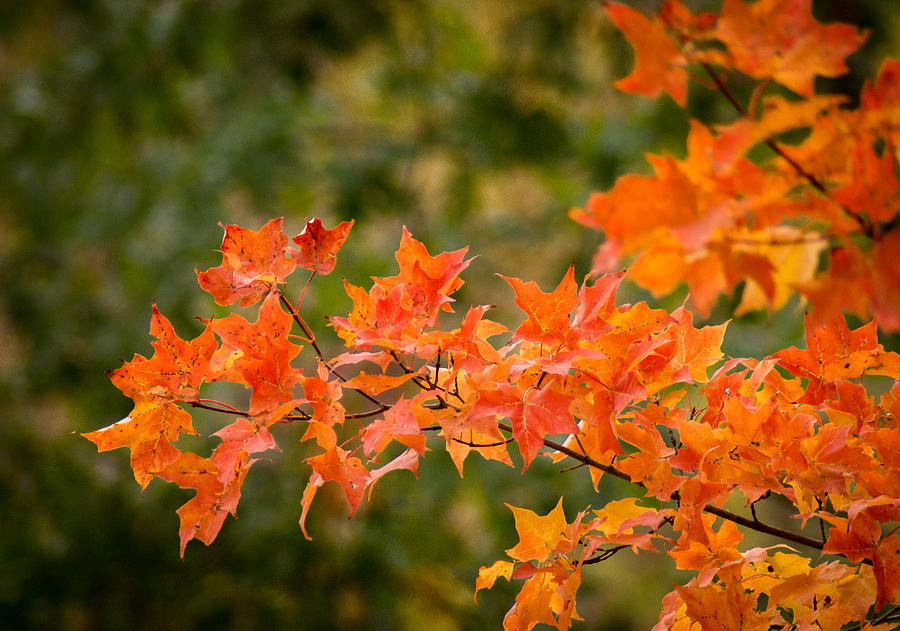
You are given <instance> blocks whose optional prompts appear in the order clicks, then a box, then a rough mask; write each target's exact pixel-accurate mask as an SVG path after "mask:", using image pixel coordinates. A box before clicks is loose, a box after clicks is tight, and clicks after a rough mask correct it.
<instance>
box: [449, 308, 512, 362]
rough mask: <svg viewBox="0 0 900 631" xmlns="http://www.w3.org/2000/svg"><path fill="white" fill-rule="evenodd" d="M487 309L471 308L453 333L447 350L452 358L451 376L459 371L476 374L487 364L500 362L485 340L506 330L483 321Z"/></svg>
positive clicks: (499, 325) (493, 349) (491, 322)
mask: <svg viewBox="0 0 900 631" xmlns="http://www.w3.org/2000/svg"><path fill="white" fill-rule="evenodd" d="M488 309H490V307H488V306H480V307H471V308H470V309H469V311H468V312H467V313H466V317H465V318H464V319H463V321H462V324H460V327H459V329H458V330H457V331H454V332H453V341H452V342H451V343H450V344H449V345H448V348H447V350H449V351H450V352H451V356H452V361H451V371H452V374H454V375H455V374H457V373H458V372H459V371H460V370H464V371H466V372H477V371H478V370H480V369H481V368H483V367H484V366H485V365H487V364H497V363H499V362H500V361H501V356H500V354H499V353H498V352H497V350H496V349H495V348H494V347H493V346H492V345H491V344H490V343H489V342H488V341H487V338H489V337H492V336H494V335H501V334H503V333H506V332H507V331H508V329H507V328H506V327H505V326H503V325H502V324H499V323H497V322H494V321H492V320H485V319H483V318H484V314H485V312H487V310H488Z"/></svg>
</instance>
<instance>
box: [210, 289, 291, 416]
mask: <svg viewBox="0 0 900 631" xmlns="http://www.w3.org/2000/svg"><path fill="white" fill-rule="evenodd" d="M208 324H209V328H210V329H211V330H213V331H214V332H215V333H216V335H218V336H219V337H220V338H221V339H222V348H223V351H224V352H225V353H227V354H228V358H227V360H226V364H227V365H229V368H228V370H227V372H226V374H227V376H228V378H229V379H230V380H232V381H235V382H237V383H241V384H243V385H244V386H246V387H248V388H251V389H252V390H253V394H252V395H251V398H250V413H251V414H258V413H260V412H261V411H263V410H267V409H273V408H274V407H276V406H277V405H278V404H279V403H283V402H286V401H289V400H291V399H292V398H293V396H294V395H293V390H292V389H293V387H294V386H295V385H297V383H298V382H299V381H300V379H301V371H300V370H298V369H296V368H294V367H293V366H291V360H292V359H293V358H294V357H296V356H297V354H298V353H299V352H300V349H301V348H302V347H300V346H297V345H296V344H293V343H292V342H291V341H290V339H289V335H290V331H291V326H292V324H293V320H292V318H291V316H290V315H289V314H288V313H286V312H285V311H284V310H283V309H282V308H281V306H280V304H279V298H278V296H277V294H274V293H272V294H269V295H268V296H267V297H266V299H265V301H264V302H263V303H262V305H260V308H259V317H258V318H257V321H256V322H253V323H251V322H248V321H247V320H246V319H245V318H244V317H243V316H241V315H238V314H237V313H232V314H229V315H228V317H226V318H221V319H215V320H209V321H208Z"/></svg>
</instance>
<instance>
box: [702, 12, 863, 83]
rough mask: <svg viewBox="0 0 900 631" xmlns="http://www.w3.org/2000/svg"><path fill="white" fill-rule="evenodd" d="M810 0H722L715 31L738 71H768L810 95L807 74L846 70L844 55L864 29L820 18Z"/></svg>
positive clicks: (829, 74)
mask: <svg viewBox="0 0 900 631" xmlns="http://www.w3.org/2000/svg"><path fill="white" fill-rule="evenodd" d="M810 5H811V0H759V1H758V2H752V3H749V4H748V3H745V2H744V1H743V0H725V2H724V4H723V5H722V15H721V17H720V18H719V20H718V22H717V24H716V36H717V37H718V38H719V39H720V40H721V41H722V42H723V43H724V44H725V46H727V48H728V52H729V53H730V54H731V56H732V58H733V60H734V66H735V68H737V69H738V70H740V71H741V72H744V73H746V74H748V75H750V76H751V77H754V78H757V79H765V78H768V77H771V78H773V79H775V81H777V82H779V83H781V84H782V85H784V86H786V87H788V88H790V89H791V90H793V91H794V92H796V93H797V94H800V95H802V96H807V97H811V96H812V95H813V77H815V76H816V75H821V76H823V77H836V76H839V75H841V74H844V73H845V72H847V66H846V64H845V63H844V59H845V58H846V57H847V56H848V55H849V54H850V53H852V52H853V51H855V50H856V49H857V48H859V47H860V46H861V45H862V44H863V42H864V41H865V39H866V34H865V33H862V32H860V31H858V30H857V29H856V28H855V27H853V26H851V25H849V24H824V25H823V24H820V23H819V22H818V21H816V19H815V18H814V17H813V15H812V9H811V6H810Z"/></svg>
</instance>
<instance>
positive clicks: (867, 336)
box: [775, 315, 900, 403]
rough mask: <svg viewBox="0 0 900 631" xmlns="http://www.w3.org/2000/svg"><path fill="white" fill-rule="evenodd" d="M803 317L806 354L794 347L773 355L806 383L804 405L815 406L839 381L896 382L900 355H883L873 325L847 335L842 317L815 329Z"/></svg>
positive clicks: (883, 351)
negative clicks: (870, 378) (883, 378)
mask: <svg viewBox="0 0 900 631" xmlns="http://www.w3.org/2000/svg"><path fill="white" fill-rule="evenodd" d="M812 322H813V321H812V320H811V318H810V316H809V315H807V316H806V346H807V348H806V350H800V349H798V348H797V347H795V346H792V347H791V348H788V349H785V350H783V351H779V352H778V353H776V354H775V357H776V358H777V359H778V361H779V364H780V365H781V366H784V367H785V368H786V369H787V370H789V371H790V372H791V373H792V374H794V375H796V376H798V377H805V378H807V379H809V381H810V383H809V386H808V387H807V390H806V394H804V396H803V398H802V399H801V400H800V401H801V402H804V403H819V402H821V401H822V400H823V399H824V398H825V397H826V395H827V393H828V392H829V391H830V389H833V388H834V385H833V384H834V382H835V381H836V380H839V379H859V378H860V377H862V376H863V375H864V374H870V375H885V376H888V377H893V378H894V379H898V378H900V355H898V354H897V353H893V352H886V351H885V350H884V347H883V346H882V345H881V344H878V342H877V329H876V325H875V322H870V323H868V324H866V325H863V326H861V327H859V328H858V329H855V330H853V331H851V330H850V329H849V328H848V327H847V323H846V321H845V320H844V318H843V317H841V316H838V317H836V318H834V319H833V320H832V321H831V322H829V323H827V324H825V325H822V326H818V327H815V326H813V323H812Z"/></svg>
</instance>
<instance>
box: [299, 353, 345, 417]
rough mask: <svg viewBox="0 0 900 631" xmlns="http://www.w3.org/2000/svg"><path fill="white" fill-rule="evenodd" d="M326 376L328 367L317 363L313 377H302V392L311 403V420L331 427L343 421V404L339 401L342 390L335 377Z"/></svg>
mask: <svg viewBox="0 0 900 631" xmlns="http://www.w3.org/2000/svg"><path fill="white" fill-rule="evenodd" d="M328 377H329V373H328V368H327V367H326V366H325V365H324V364H322V363H319V369H318V374H317V375H316V376H315V377H303V394H304V396H305V398H306V401H307V403H310V404H311V405H312V408H313V414H312V418H313V420H314V421H318V422H320V423H324V424H325V425H326V426H328V427H331V426H333V425H335V424H339V423H343V422H344V406H343V405H341V403H340V402H339V400H340V398H341V397H342V396H343V393H344V391H343V389H342V388H341V386H340V383H339V382H338V381H337V379H334V380H329V379H328Z"/></svg>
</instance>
